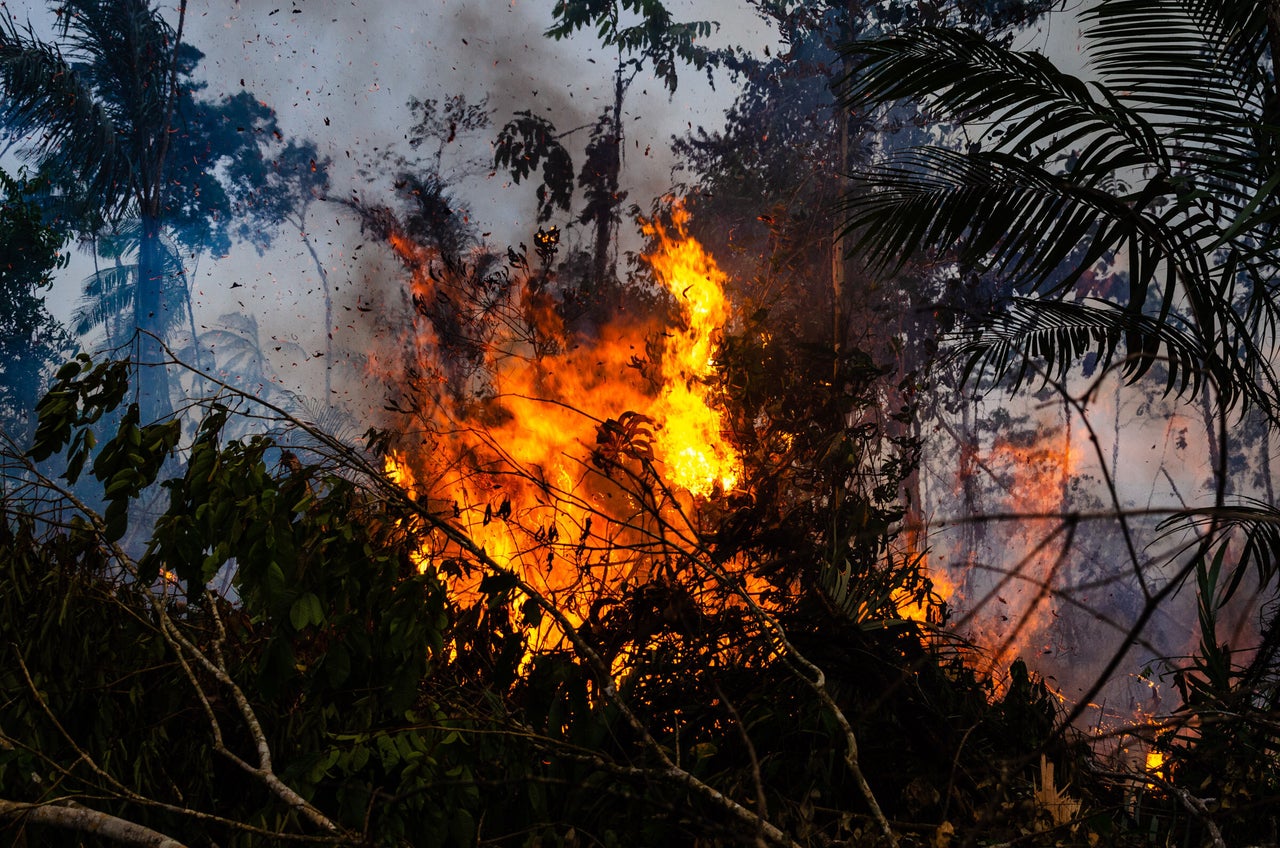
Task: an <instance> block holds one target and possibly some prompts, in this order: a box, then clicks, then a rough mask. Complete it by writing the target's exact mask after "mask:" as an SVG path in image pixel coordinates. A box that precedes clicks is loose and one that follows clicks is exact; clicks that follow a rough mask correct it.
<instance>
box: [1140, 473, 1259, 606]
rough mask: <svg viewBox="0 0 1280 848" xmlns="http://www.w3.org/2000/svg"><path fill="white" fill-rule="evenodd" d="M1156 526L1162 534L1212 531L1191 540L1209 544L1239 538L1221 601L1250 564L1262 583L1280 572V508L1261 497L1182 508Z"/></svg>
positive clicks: (1241, 577) (1221, 592)
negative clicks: (1215, 505) (1208, 505)
mask: <svg viewBox="0 0 1280 848" xmlns="http://www.w3.org/2000/svg"><path fill="white" fill-rule="evenodd" d="M1159 529H1160V531H1161V532H1162V533H1163V534H1165V535H1177V534H1180V533H1185V532H1187V531H1193V532H1194V533H1195V534H1196V535H1197V536H1199V535H1200V534H1203V533H1206V532H1212V533H1213V537H1212V539H1209V540H1201V539H1199V538H1197V540H1196V542H1195V543H1194V544H1205V542H1208V546H1209V547H1221V546H1225V545H1226V544H1227V542H1228V541H1229V540H1230V539H1231V538H1237V539H1238V540H1239V542H1240V557H1239V560H1238V561H1237V565H1236V567H1235V568H1234V569H1233V570H1232V572H1231V575H1230V578H1229V579H1228V582H1227V583H1226V585H1224V586H1223V587H1222V588H1221V589H1220V590H1219V591H1220V595H1219V597H1220V599H1221V601H1222V602H1223V603H1225V602H1226V601H1227V600H1229V599H1230V598H1231V596H1232V595H1233V594H1235V592H1236V590H1237V589H1239V588H1240V584H1241V582H1242V581H1243V579H1244V576H1245V574H1246V573H1247V572H1248V571H1249V570H1250V568H1252V569H1253V571H1254V572H1255V573H1256V574H1257V577H1258V582H1259V583H1260V584H1263V585H1266V584H1268V583H1270V582H1271V581H1272V580H1274V579H1275V578H1276V575H1277V573H1280V509H1277V508H1276V507H1275V506H1272V505H1271V504H1269V503H1266V502H1264V501H1259V500H1255V499H1251V498H1245V499H1241V500H1240V502H1239V503H1236V504H1232V505H1229V506H1223V507H1211V508H1205V509H1193V510H1185V511H1181V512H1178V513H1175V514H1173V515H1171V516H1169V517H1168V518H1166V519H1165V520H1164V521H1162V522H1161V523H1160V525H1159Z"/></svg>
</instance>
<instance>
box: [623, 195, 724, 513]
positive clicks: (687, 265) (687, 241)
mask: <svg viewBox="0 0 1280 848" xmlns="http://www.w3.org/2000/svg"><path fill="white" fill-rule="evenodd" d="M688 220H689V213H688V212H687V211H686V210H685V209H684V207H683V206H677V207H676V208H675V209H674V211H673V212H672V223H673V224H674V226H675V228H676V232H675V235H674V237H673V236H671V235H669V234H668V233H667V232H666V230H664V229H663V228H662V227H661V226H660V225H658V224H657V223H649V224H646V225H645V227H644V233H645V235H648V236H651V237H653V238H655V239H657V241H658V246H659V249H658V250H657V251H656V252H655V253H653V254H650V255H649V256H648V257H647V258H648V260H649V263H650V264H651V265H652V266H653V270H654V271H655V272H656V273H657V275H658V279H659V280H660V281H661V282H662V284H663V285H664V286H666V288H667V291H669V292H670V293H671V295H672V296H673V297H674V298H675V299H676V302H677V303H678V304H680V306H681V307H682V311H683V313H684V318H685V320H686V321H687V322H688V325H687V327H685V328H684V329H682V330H676V331H674V332H672V333H671V335H670V336H669V338H668V342H667V352H666V355H665V356H664V357H663V360H662V376H663V387H662V395H661V397H660V398H659V402H658V406H657V409H656V416H655V417H656V419H657V420H658V421H661V422H662V429H661V430H660V431H659V432H658V433H657V436H656V438H655V445H654V447H655V453H656V454H657V455H658V456H660V457H661V458H662V459H663V461H664V462H665V463H666V464H667V466H668V470H667V476H668V477H669V478H670V480H671V481H672V482H673V483H675V484H676V485H678V486H681V487H682V488H685V489H688V490H689V491H691V492H693V493H694V494H696V495H708V494H710V493H711V492H712V490H713V489H714V488H715V487H716V486H717V485H718V486H720V487H721V488H723V489H732V488H733V487H734V485H735V484H736V483H737V482H738V464H739V461H738V457H737V455H736V454H735V452H734V450H733V447H732V446H731V445H729V444H728V442H726V441H725V439H724V436H723V430H724V422H723V421H722V420H721V417H720V414H719V412H717V411H716V409H715V408H714V407H713V405H712V403H711V398H710V396H709V391H708V389H707V384H706V379H707V378H708V377H710V376H711V373H712V369H713V368H714V365H715V362H714V355H715V344H716V337H717V335H718V334H719V332H720V330H721V328H723V327H724V326H725V324H727V323H728V322H729V317H730V310H729V302H728V300H727V299H726V298H725V294H724V288H725V281H726V280H725V275H724V273H723V272H722V271H721V270H720V269H719V268H718V267H717V266H716V263H715V260H714V259H712V257H711V255H710V254H708V253H707V252H706V251H704V250H703V249H702V246H701V245H700V244H698V242H697V241H696V240H694V239H692V238H689V236H688V234H687V233H686V231H685V226H686V224H687V223H688Z"/></svg>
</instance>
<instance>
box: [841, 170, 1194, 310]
mask: <svg viewBox="0 0 1280 848" xmlns="http://www.w3.org/2000/svg"><path fill="white" fill-rule="evenodd" d="M1144 204H1145V201H1144V198H1143V197H1142V196H1141V195H1138V196H1136V197H1134V196H1130V195H1120V196H1117V195H1115V194H1112V193H1109V192H1107V191H1103V190H1100V189H1097V188H1094V187H1092V186H1089V185H1079V184H1076V183H1074V182H1072V181H1071V180H1070V179H1068V178H1067V177H1064V176H1062V175H1060V174H1055V173H1052V172H1050V171H1047V170H1045V169H1044V168H1041V167H1037V166H1035V165H1032V164H1029V163H1027V162H1024V161H1022V160H1019V159H1017V158H1016V157H1013V156H1010V155H1006V154H1003V153H994V152H980V151H979V152H969V153H960V152H957V151H954V150H948V149H946V148H941V147H922V148H912V149H909V150H906V151H902V152H900V153H898V154H896V155H894V156H893V157H891V158H890V159H889V160H888V161H886V162H884V163H882V164H880V165H879V166H878V167H876V168H875V169H874V170H871V171H868V172H866V173H862V174H858V175H855V176H854V177H853V178H852V191H851V193H850V195H849V196H848V198H847V199H846V201H845V203H844V206H843V208H844V210H845V211H846V212H847V217H846V228H847V229H846V232H853V233H856V234H857V239H856V241H855V242H854V248H853V249H854V250H855V251H860V252H862V253H863V254H865V255H866V256H867V257H868V259H869V260H870V262H871V264H872V266H873V267H875V268H878V269H879V270H897V269H898V268H900V267H901V266H902V265H903V264H904V263H905V262H906V261H907V260H908V259H909V258H910V257H911V256H912V254H913V253H916V252H918V251H919V250H920V249H921V248H922V247H925V246H932V247H935V248H938V249H941V250H943V251H955V252H956V253H957V254H958V256H959V260H960V262H961V264H962V265H964V266H966V267H967V268H976V269H978V270H982V271H991V272H995V273H998V274H1001V275H1002V276H1004V277H1006V278H1009V279H1011V280H1014V281H1015V283H1016V284H1017V285H1020V286H1022V287H1026V288H1029V289H1042V290H1044V291H1047V292H1060V291H1063V290H1065V289H1066V288H1067V287H1068V286H1070V284H1071V283H1073V282H1075V281H1076V280H1077V279H1079V277H1080V275H1081V274H1083V273H1084V272H1085V271H1087V270H1089V269H1090V268H1092V267H1093V265H1094V264H1095V263H1096V262H1098V260H1100V259H1101V258H1103V257H1104V256H1105V255H1107V254H1108V253H1109V252H1114V251H1117V250H1119V249H1121V248H1123V247H1124V246H1125V245H1126V244H1127V243H1129V242H1134V243H1136V244H1137V245H1138V249H1140V250H1141V251H1142V254H1141V255H1142V256H1143V257H1144V258H1146V259H1147V260H1148V261H1146V262H1143V263H1141V264H1140V267H1139V268H1137V269H1136V270H1135V272H1134V273H1135V276H1134V278H1133V279H1132V281H1131V289H1132V292H1133V294H1132V295H1131V298H1130V301H1131V302H1134V303H1137V304H1142V303H1144V302H1145V301H1146V294H1147V291H1148V287H1149V286H1150V284H1151V282H1152V280H1153V279H1154V277H1155V274H1156V272H1157V270H1158V267H1159V264H1160V262H1161V261H1164V260H1167V259H1169V258H1171V257H1177V258H1178V259H1179V260H1180V261H1181V260H1185V261H1188V262H1196V261H1198V259H1197V257H1198V256H1199V251H1198V248H1197V247H1196V246H1195V245H1188V244H1186V243H1185V239H1184V238H1183V237H1182V236H1181V235H1180V234H1179V232H1178V231H1177V230H1175V229H1172V228H1170V227H1169V226H1167V225H1166V223H1165V222H1164V221H1162V220H1161V219H1160V218H1159V217H1156V216H1152V215H1149V214H1144V209H1143V208H1142V207H1143V205H1144ZM1163 297H1164V299H1169V298H1171V297H1172V292H1166V293H1164V295H1163Z"/></svg>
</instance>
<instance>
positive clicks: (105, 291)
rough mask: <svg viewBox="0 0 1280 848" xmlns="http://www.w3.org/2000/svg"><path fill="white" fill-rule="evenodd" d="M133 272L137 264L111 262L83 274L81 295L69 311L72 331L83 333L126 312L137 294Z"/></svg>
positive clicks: (130, 309)
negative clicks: (70, 311)
mask: <svg viewBox="0 0 1280 848" xmlns="http://www.w3.org/2000/svg"><path fill="white" fill-rule="evenodd" d="M137 275H138V266H137V265H112V266H111V267H109V268H103V269H101V270H99V271H98V272H96V273H94V274H90V275H89V276H88V277H86V278H85V281H84V296H83V297H81V298H80V303H79V305H78V306H77V307H76V309H75V311H74V312H73V313H72V314H71V326H72V328H73V329H74V330H75V332H76V333H78V334H79V335H82V336H83V335H86V334H88V333H90V332H92V331H93V330H95V329H97V328H98V327H103V326H106V325H107V322H109V321H112V320H115V319H117V318H119V317H120V316H122V315H130V314H131V313H132V312H133V301H134V295H135V294H137V287H136V286H135V285H134V280H135V279H136V277H137Z"/></svg>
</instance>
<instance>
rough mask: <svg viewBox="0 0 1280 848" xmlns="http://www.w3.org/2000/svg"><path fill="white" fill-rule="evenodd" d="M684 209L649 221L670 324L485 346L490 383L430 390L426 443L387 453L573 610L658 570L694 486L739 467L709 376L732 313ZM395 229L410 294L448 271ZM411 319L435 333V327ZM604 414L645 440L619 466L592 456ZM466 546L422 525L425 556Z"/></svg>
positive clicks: (462, 522)
mask: <svg viewBox="0 0 1280 848" xmlns="http://www.w3.org/2000/svg"><path fill="white" fill-rule="evenodd" d="M687 217H688V216H687V214H686V213H685V212H684V210H683V209H681V208H678V207H677V209H676V210H675V212H674V214H673V221H674V233H668V232H667V231H666V230H664V229H663V228H662V227H660V226H659V225H657V224H647V225H645V231H646V233H647V234H649V235H650V236H651V237H652V238H653V239H654V240H655V242H656V244H657V246H658V247H657V250H656V251H655V252H654V254H653V255H651V256H648V257H647V259H648V260H649V261H650V263H651V264H652V266H653V268H654V271H655V273H656V276H657V278H658V279H659V280H660V282H661V283H662V285H663V286H665V287H666V289H667V290H668V291H669V292H670V294H671V295H672V298H673V299H674V301H675V304H676V307H677V311H678V316H677V317H678V325H677V326H676V327H675V328H662V327H656V326H645V325H643V324H641V323H639V322H637V321H633V320H619V321H615V322H613V323H612V324H610V325H608V326H605V327H603V328H600V329H599V330H598V331H597V332H596V333H595V335H594V337H593V338H591V339H590V340H589V342H588V341H585V340H584V341H583V343H582V344H580V345H570V344H563V345H558V346H555V347H553V348H549V349H544V350H537V349H536V343H535V345H534V347H535V349H533V350H531V349H530V348H529V347H528V344H529V343H528V342H527V341H526V342H512V343H510V344H508V345H507V346H506V347H501V346H499V345H495V346H493V347H492V348H491V349H489V350H487V351H486V354H485V356H486V360H485V365H486V369H487V373H488V378H487V379H488V386H489V389H490V391H489V392H487V393H486V395H488V396H486V397H484V398H482V399H478V400H470V401H464V400H458V399H452V398H448V397H446V398H437V399H435V404H436V406H435V411H434V413H433V414H432V415H431V416H430V417H431V420H430V421H429V422H427V427H426V435H425V436H424V437H423V442H422V445H421V448H420V449H413V450H411V451H404V452H401V453H396V454H392V455H391V456H389V457H388V458H387V461H386V473H387V474H388V476H390V477H391V478H392V479H393V480H395V481H396V482H398V483H400V484H401V485H403V486H405V487H406V488H408V489H410V490H411V491H413V492H414V493H415V496H417V497H418V498H419V499H422V498H424V497H425V498H426V499H427V503H428V504H429V507H430V508H431V509H432V510H433V511H434V512H436V513H438V514H443V515H445V516H446V517H447V518H449V519H450V520H451V521H452V522H453V523H454V524H455V525H456V526H457V527H458V528H459V529H460V530H462V531H464V532H465V533H467V534H468V535H469V536H470V538H471V539H472V540H473V541H474V542H475V543H476V544H478V545H480V546H481V547H483V549H484V551H485V553H486V554H487V555H489V556H490V557H492V558H493V560H494V561H496V562H497V563H498V564H499V565H501V566H503V567H504V568H508V569H511V570H513V571H515V572H516V573H517V574H519V575H520V576H521V577H522V579H524V580H525V581H526V582H527V583H528V584H529V585H530V586H532V587H533V588H534V589H536V590H537V591H538V592H540V593H542V594H543V595H544V596H545V597H547V599H548V600H550V601H551V602H552V603H554V604H555V605H556V606H557V607H558V608H559V609H561V610H562V611H565V612H566V614H567V616H568V618H569V620H570V622H571V623H572V624H574V625H575V626H576V625H578V624H580V623H582V622H583V621H585V620H587V618H588V617H590V616H591V615H593V614H594V613H593V609H594V607H593V604H595V602H597V601H598V600H599V599H600V598H602V597H608V596H610V595H612V594H616V593H617V592H618V591H621V590H623V589H625V588H626V587H627V586H634V585H638V584H640V583H643V582H646V581H648V580H650V579H653V570H654V569H655V568H657V567H658V566H659V564H660V563H661V562H663V561H664V560H670V559H671V557H672V554H673V552H675V553H679V552H680V551H682V550H683V551H687V550H689V549H690V548H691V547H692V546H693V544H694V542H695V537H696V533H695V532H694V531H693V529H692V528H691V526H690V524H689V522H690V521H691V520H693V519H692V510H690V507H691V506H692V505H694V501H692V500H690V498H696V497H707V496H710V495H711V494H712V493H714V492H715V491H716V490H717V489H719V490H722V491H723V490H727V489H730V488H732V487H733V486H734V485H735V484H736V482H737V480H738V477H739V472H738V468H739V467H740V464H739V459H738V457H737V455H736V453H735V451H734V449H733V448H732V446H731V445H730V443H729V442H728V441H727V440H726V439H725V437H724V435H723V433H722V429H723V424H722V421H721V417H720V414H719V413H718V412H717V411H716V410H715V409H714V408H713V398H712V397H711V393H710V390H709V389H708V386H707V378H708V377H709V376H710V375H711V374H712V371H713V368H714V354H715V350H716V345H717V334H718V333H719V332H720V330H721V328H722V327H723V326H724V325H725V323H727V322H728V321H729V319H730V312H731V311H730V307H729V304H728V301H727V299H726V297H725V294H724V283H725V277H724V275H723V274H722V273H721V272H720V271H719V270H718V269H717V267H716V265H715V262H714V260H712V258H711V257H710V256H709V255H708V254H707V253H706V252H705V251H703V249H702V247H701V246H700V245H699V244H698V243H697V242H696V241H695V240H694V239H692V238H690V237H689V236H688V234H687V232H686V230H685V223H686V221H687ZM389 241H390V243H391V247H392V249H393V250H394V251H395V252H396V254H397V256H398V257H400V259H401V260H402V261H403V262H404V263H405V264H406V265H407V266H408V267H410V268H411V269H413V281H412V284H411V285H412V290H413V292H414V294H415V296H417V297H423V296H426V295H429V294H430V293H431V292H432V291H433V290H434V289H435V288H436V287H437V286H438V285H439V283H438V281H437V280H436V279H435V278H434V277H433V275H432V273H430V272H429V271H427V270H424V268H423V265H424V263H426V262H429V261H430V260H431V258H432V257H431V255H430V254H428V253H424V252H423V250H422V248H420V247H418V246H417V245H415V244H413V242H412V241H411V240H409V239H406V238H404V237H403V236H401V235H399V234H397V233H395V232H394V231H393V232H392V233H391V234H390V236H389ZM432 296H434V295H432ZM530 297H531V295H530V293H529V292H525V294H524V297H523V300H522V302H521V303H520V304H519V306H518V307H517V308H516V309H514V310H513V314H514V315H516V316H517V318H518V320H522V321H524V322H526V323H527V324H530V325H532V324H534V323H536V324H537V327H536V328H532V329H535V330H536V332H537V333H539V334H541V335H540V337H543V338H545V337H552V336H559V337H561V338H563V329H562V328H560V327H552V326H549V325H550V324H553V323H557V322H558V321H559V317H558V315H556V314H555V313H554V311H553V310H549V309H547V308H543V307H545V306H546V304H545V303H541V304H540V303H535V302H533V301H531V300H530ZM418 331H419V335H420V336H421V335H424V334H425V335H429V334H430V328H429V327H427V328H422V327H420V328H418ZM659 331H662V332H661V335H662V336H663V337H664V344H663V345H662V355H661V361H660V362H659V363H653V364H654V365H656V366H658V367H657V368H653V369H650V371H651V372H656V373H657V374H658V375H660V378H661V379H660V381H659V384H658V386H657V388H656V390H655V388H654V387H653V386H652V385H649V384H648V383H647V381H646V380H644V379H643V378H642V375H641V374H640V373H639V372H638V369H637V367H636V364H637V362H638V361H640V358H641V357H643V356H644V355H645V353H646V351H647V350H650V349H651V345H649V344H648V343H647V340H648V339H649V338H651V337H652V336H653V335H654V334H656V333H659ZM412 342H413V345H412V347H411V349H414V350H417V351H418V352H419V356H420V357H422V358H423V359H425V360H427V361H424V362H421V363H417V366H418V370H419V371H421V372H422V373H436V371H437V369H436V368H435V367H434V363H433V362H431V361H430V357H431V355H432V354H431V351H430V347H431V344H430V339H427V340H426V341H425V342H424V340H423V339H422V338H417V339H414V340H412ZM521 344H524V345H526V346H525V347H523V348H521V347H520V345H521ZM652 376H653V373H651V374H650V377H651V378H652ZM606 422H608V424H611V425H618V426H617V429H618V432H620V433H622V434H623V435H624V436H625V437H626V438H628V439H631V440H632V447H636V446H639V447H637V449H636V450H633V451H631V452H630V453H629V454H626V456H625V457H623V459H621V460H619V462H620V463H621V464H620V465H618V466H617V467H609V466H608V465H607V463H606V464H602V463H601V462H599V461H598V460H599V453H600V446H599V444H598V442H599V434H600V433H602V432H604V429H602V428H607V426H608V424H606ZM619 422H622V423H623V424H626V425H627V426H621V425H619ZM640 448H643V449H642V450H641V449H640ZM593 460H596V461H594V462H593ZM645 463H649V464H648V465H646V464H645ZM646 468H648V469H650V470H653V471H656V472H657V473H660V474H661V475H662V478H663V479H664V480H665V481H666V482H667V483H668V484H669V485H670V486H671V487H672V489H671V490H668V491H667V492H666V493H665V494H664V493H663V492H658V493H654V492H653V491H652V487H649V486H647V485H645V484H644V482H643V480H644V479H645V478H644V475H645V474H647V473H649V471H646ZM628 475H631V476H628ZM458 559H459V558H458V557H457V551H456V548H454V547H452V545H451V543H450V542H449V541H448V540H447V539H446V538H444V537H443V536H442V535H439V534H437V535H434V536H429V537H428V538H426V539H425V540H424V544H423V547H422V550H421V553H420V561H419V565H420V567H423V568H425V567H428V566H434V567H437V568H446V569H447V568H448V567H450V566H449V565H448V564H449V563H450V562H451V561H454V562H456V561H457V560H458ZM454 567H455V568H456V566H454ZM463 570H464V571H465V569H463ZM480 577H481V575H480V574H479V573H475V574H470V575H468V574H466V573H463V574H462V575H461V576H455V577H453V578H452V580H451V588H452V591H453V593H454V595H455V597H456V598H458V599H459V600H460V601H462V602H464V603H467V602H471V601H474V600H478V599H479V595H478V592H477V590H478V588H479V580H480ZM537 630H538V632H537V633H533V634H531V635H530V640H531V643H532V644H533V646H534V647H535V648H537V647H551V646H554V644H556V643H557V642H558V641H559V640H560V639H561V638H563V634H561V633H559V632H557V631H556V630H555V628H554V627H553V625H552V624H551V622H550V620H549V619H546V618H544V619H543V622H542V624H541V625H540V626H539V627H538V628H537Z"/></svg>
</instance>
